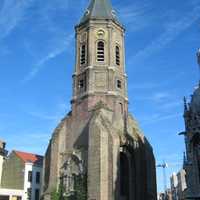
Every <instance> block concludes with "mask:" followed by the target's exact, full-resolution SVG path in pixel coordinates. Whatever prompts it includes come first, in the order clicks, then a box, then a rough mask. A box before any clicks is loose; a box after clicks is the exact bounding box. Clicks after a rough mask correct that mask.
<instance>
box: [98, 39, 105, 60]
mask: <svg viewBox="0 0 200 200" xmlns="http://www.w3.org/2000/svg"><path fill="white" fill-rule="evenodd" d="M97 61H98V62H104V42H102V41H99V42H98V43H97Z"/></svg>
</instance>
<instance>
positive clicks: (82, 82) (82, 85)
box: [78, 79, 85, 89]
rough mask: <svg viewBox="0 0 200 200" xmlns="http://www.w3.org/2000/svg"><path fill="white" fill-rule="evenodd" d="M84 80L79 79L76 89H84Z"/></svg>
mask: <svg viewBox="0 0 200 200" xmlns="http://www.w3.org/2000/svg"><path fill="white" fill-rule="evenodd" d="M84 85H85V84H84V80H83V79H81V80H79V83H78V87H79V88H80V89H82V88H84Z"/></svg>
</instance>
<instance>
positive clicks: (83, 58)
mask: <svg viewBox="0 0 200 200" xmlns="http://www.w3.org/2000/svg"><path fill="white" fill-rule="evenodd" d="M85 63H86V45H85V44H83V45H82V46H81V65H84V64H85Z"/></svg>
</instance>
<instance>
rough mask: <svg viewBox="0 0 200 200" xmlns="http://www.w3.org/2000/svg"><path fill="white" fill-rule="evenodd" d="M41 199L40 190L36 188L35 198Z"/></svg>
mask: <svg viewBox="0 0 200 200" xmlns="http://www.w3.org/2000/svg"><path fill="white" fill-rule="evenodd" d="M39 199H40V190H39V189H36V190H35V200H39Z"/></svg>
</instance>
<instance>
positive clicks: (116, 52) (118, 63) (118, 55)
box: [115, 46, 120, 65]
mask: <svg viewBox="0 0 200 200" xmlns="http://www.w3.org/2000/svg"><path fill="white" fill-rule="evenodd" d="M115 56H116V65H120V50H119V47H118V46H116V48H115Z"/></svg>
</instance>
